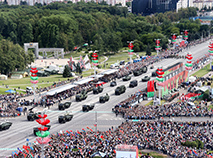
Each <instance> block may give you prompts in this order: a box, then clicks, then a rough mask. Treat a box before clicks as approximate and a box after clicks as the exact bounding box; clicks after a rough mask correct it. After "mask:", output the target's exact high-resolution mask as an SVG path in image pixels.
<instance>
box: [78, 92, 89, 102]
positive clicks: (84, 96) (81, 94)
mask: <svg viewBox="0 0 213 158" xmlns="http://www.w3.org/2000/svg"><path fill="white" fill-rule="evenodd" d="M86 98H87V92H86V91H82V92H81V93H80V94H77V95H76V97H75V99H76V101H82V100H85V99H86Z"/></svg>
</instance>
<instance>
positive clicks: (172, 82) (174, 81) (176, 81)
mask: <svg viewBox="0 0 213 158" xmlns="http://www.w3.org/2000/svg"><path fill="white" fill-rule="evenodd" d="M187 77H188V71H186V70H184V71H182V72H180V73H178V74H177V75H174V76H173V77H171V78H169V79H167V80H166V81H165V82H163V83H164V84H163V85H164V86H162V96H164V95H166V94H168V92H169V91H171V90H172V89H174V88H178V85H180V84H181V83H182V82H185V81H186V79H187Z"/></svg>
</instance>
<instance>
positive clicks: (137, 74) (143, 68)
mask: <svg viewBox="0 0 213 158" xmlns="http://www.w3.org/2000/svg"><path fill="white" fill-rule="evenodd" d="M146 72H147V67H146V66H143V67H142V68H140V69H137V70H134V71H133V74H134V76H140V75H141V74H142V73H146Z"/></svg>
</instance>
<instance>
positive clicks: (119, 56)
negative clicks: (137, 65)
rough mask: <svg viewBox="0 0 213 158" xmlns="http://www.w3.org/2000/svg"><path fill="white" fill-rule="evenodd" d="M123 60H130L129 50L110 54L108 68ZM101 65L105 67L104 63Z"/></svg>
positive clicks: (107, 62)
mask: <svg viewBox="0 0 213 158" xmlns="http://www.w3.org/2000/svg"><path fill="white" fill-rule="evenodd" d="M135 58H136V56H135V55H133V56H132V59H135ZM121 60H125V62H128V61H129V54H128V52H119V53H116V54H115V55H111V56H108V60H107V61H106V69H109V68H110V65H111V64H114V63H117V62H119V61H121ZM107 64H108V65H107ZM101 66H102V68H104V64H102V65H101Z"/></svg>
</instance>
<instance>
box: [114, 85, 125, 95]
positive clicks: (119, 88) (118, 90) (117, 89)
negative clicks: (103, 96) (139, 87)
mask: <svg viewBox="0 0 213 158" xmlns="http://www.w3.org/2000/svg"><path fill="white" fill-rule="evenodd" d="M125 91H126V87H125V86H124V85H122V86H119V87H117V88H116V89H115V95H120V94H122V93H125Z"/></svg>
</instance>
